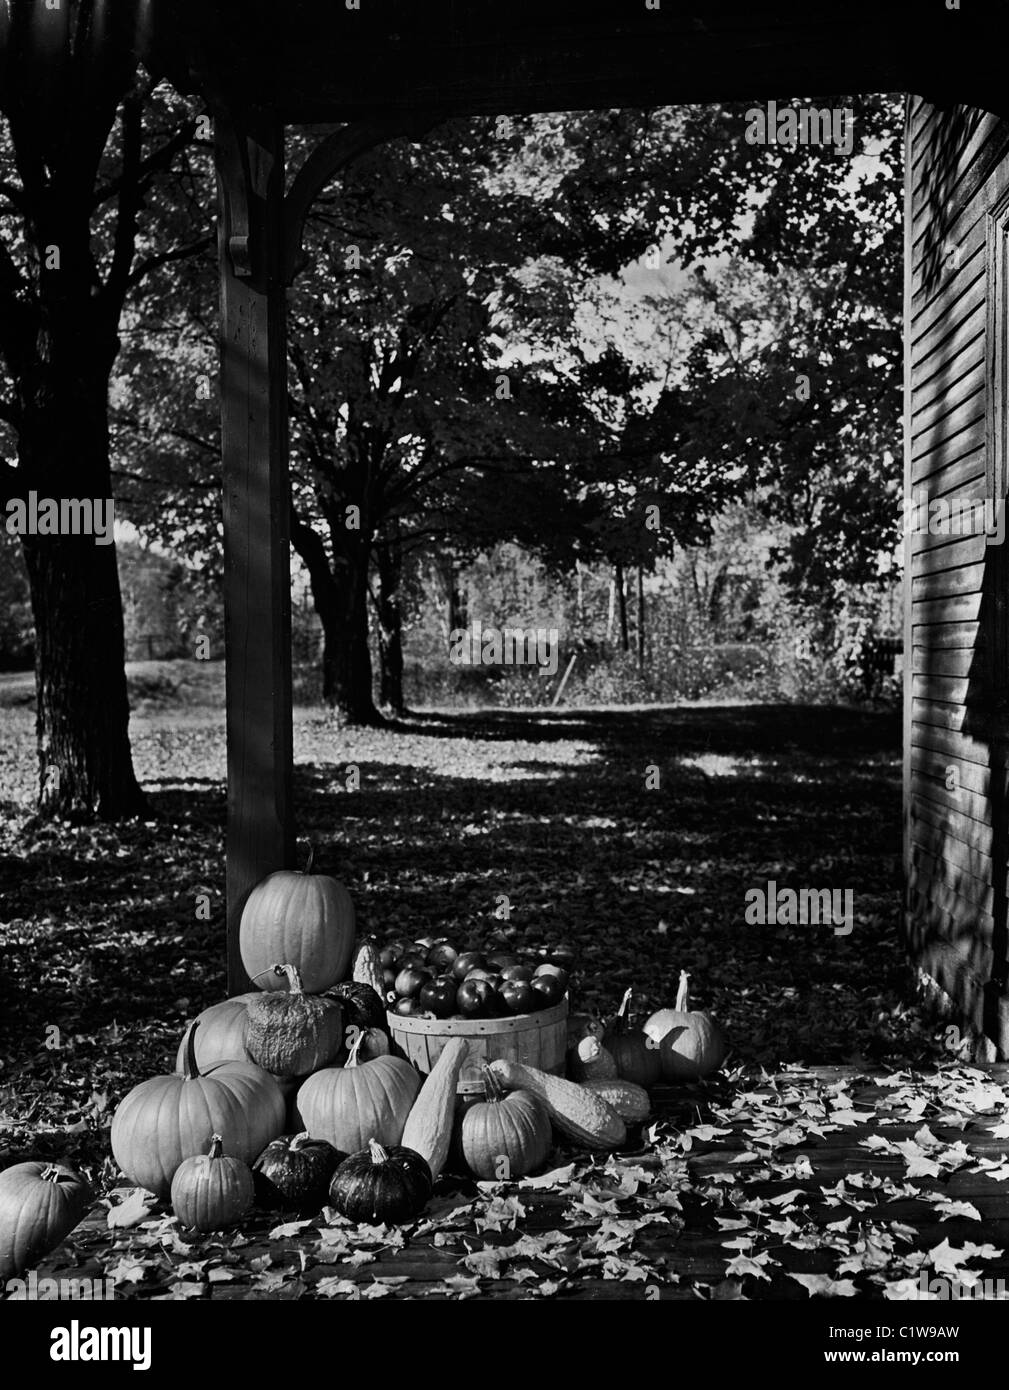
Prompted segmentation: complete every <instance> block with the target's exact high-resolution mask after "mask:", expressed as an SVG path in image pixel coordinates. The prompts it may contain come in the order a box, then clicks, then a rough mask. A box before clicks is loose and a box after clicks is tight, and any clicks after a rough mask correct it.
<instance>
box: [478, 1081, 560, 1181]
mask: <svg viewBox="0 0 1009 1390" xmlns="http://www.w3.org/2000/svg"><path fill="white" fill-rule="evenodd" d="M484 1087H485V1090H486V1099H485V1100H483V1101H477V1103H476V1104H475V1105H471V1106H470V1107H469V1109H468V1110H467V1111H466V1112H465V1114H464V1115H463V1117H462V1137H461V1142H462V1152H463V1157H464V1158H465V1160H466V1164H467V1166H468V1168H469V1169H470V1171H471V1172H473V1173H475V1174H476V1176H477V1177H478V1178H485V1179H487V1180H488V1181H490V1180H492V1179H494V1178H498V1179H505V1180H507V1179H509V1178H521V1177H523V1176H524V1175H525V1174H526V1173H531V1172H532V1171H533V1169H534V1168H538V1167H539V1166H540V1164H541V1163H542V1162H543V1160H544V1159H545V1158H546V1156H547V1154H548V1153H549V1152H550V1138H551V1135H550V1115H549V1113H548V1111H547V1108H546V1106H545V1105H544V1104H543V1102H542V1101H541V1100H540V1098H539V1096H534V1095H533V1093H532V1091H522V1090H519V1091H509V1092H508V1093H507V1094H506V1093H505V1090H504V1087H503V1086H502V1085H501V1083H500V1082H499V1081H498V1079H497V1077H496V1076H495V1075H494V1073H493V1072H492V1071H491V1070H490V1069H489V1068H488V1067H485V1068H484Z"/></svg>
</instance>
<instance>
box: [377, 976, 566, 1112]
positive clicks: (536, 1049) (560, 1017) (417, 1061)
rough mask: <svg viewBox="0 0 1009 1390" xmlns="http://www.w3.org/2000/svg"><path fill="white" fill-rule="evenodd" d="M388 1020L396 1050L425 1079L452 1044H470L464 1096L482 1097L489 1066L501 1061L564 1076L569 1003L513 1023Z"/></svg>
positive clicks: (508, 1020) (397, 1017) (461, 1082)
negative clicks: (460, 1040) (465, 1041)
mask: <svg viewBox="0 0 1009 1390" xmlns="http://www.w3.org/2000/svg"><path fill="white" fill-rule="evenodd" d="M388 1019H389V1034H390V1036H391V1038H392V1043H393V1050H394V1051H399V1052H400V1053H401V1054H402V1056H404V1057H405V1058H406V1060H407V1061H408V1062H412V1063H413V1065H414V1066H415V1067H417V1069H418V1070H419V1071H422V1072H424V1073H425V1074H427V1072H429V1071H430V1070H431V1068H432V1067H433V1066H434V1064H435V1062H436V1061H437V1060H438V1055H439V1053H440V1052H441V1050H442V1048H443V1047H444V1046H445V1044H446V1043H447V1042H448V1040H449V1038H460V1037H461V1038H466V1039H468V1041H469V1044H470V1049H469V1057H468V1058H467V1060H466V1065H465V1066H464V1067H463V1070H462V1075H461V1077H460V1078H459V1086H458V1088H457V1089H458V1091H459V1094H460V1095H474V1094H482V1093H483V1089H484V1082H483V1065H484V1063H485V1062H493V1061H494V1060H495V1059H496V1058H498V1057H504V1058H507V1060H508V1061H511V1062H525V1063H526V1065H527V1066H530V1067H539V1068H540V1070H541V1071H549V1072H553V1074H554V1075H555V1076H563V1075H564V1052H565V1047H566V1043H567V1019H568V1001H567V1000H566V999H562V1000H561V1002H560V1003H559V1004H554V1006H553V1007H552V1008H550V1009H541V1010H540V1011H539V1012H538V1013H534V1014H516V1015H515V1016H514V1017H513V1018H402V1017H401V1016H400V1015H399V1014H394V1013H390V1014H389V1015H388Z"/></svg>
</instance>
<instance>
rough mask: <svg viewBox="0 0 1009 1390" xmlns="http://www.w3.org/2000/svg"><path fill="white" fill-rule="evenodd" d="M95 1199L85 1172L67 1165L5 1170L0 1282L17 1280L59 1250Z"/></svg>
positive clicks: (0, 1190) (0, 1192) (0, 1183)
mask: <svg viewBox="0 0 1009 1390" xmlns="http://www.w3.org/2000/svg"><path fill="white" fill-rule="evenodd" d="M93 1201H94V1195H93V1193H92V1191H91V1189H90V1187H89V1186H88V1184H87V1183H86V1182H85V1181H84V1179H83V1178H82V1177H81V1175H80V1174H79V1173H75V1172H74V1171H73V1169H72V1168H67V1167H65V1166H64V1165H63V1164H62V1163H45V1162H37V1161H33V1162H30V1163H15V1164H14V1165H13V1166H12V1167H10V1168H5V1169H4V1170H3V1172H2V1173H0V1281H5V1280H7V1279H11V1278H16V1277H17V1276H18V1275H20V1274H21V1273H22V1271H24V1270H26V1269H29V1268H31V1266H32V1265H35V1264H38V1262H39V1260H41V1259H43V1258H44V1257H45V1256H46V1255H48V1254H49V1252H50V1250H55V1249H56V1247H57V1245H59V1243H60V1241H62V1240H63V1238H64V1237H65V1236H67V1235H69V1233H70V1232H71V1231H72V1230H73V1228H74V1227H75V1226H76V1225H77V1223H78V1222H79V1221H80V1220H81V1219H82V1218H83V1216H84V1215H85V1213H86V1212H87V1210H88V1207H90V1205H91V1203H92V1202H93Z"/></svg>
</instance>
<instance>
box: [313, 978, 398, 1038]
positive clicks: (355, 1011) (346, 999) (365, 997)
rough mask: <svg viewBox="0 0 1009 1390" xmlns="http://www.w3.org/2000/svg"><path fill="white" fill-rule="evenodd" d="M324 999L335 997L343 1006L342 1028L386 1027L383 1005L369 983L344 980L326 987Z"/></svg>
mask: <svg viewBox="0 0 1009 1390" xmlns="http://www.w3.org/2000/svg"><path fill="white" fill-rule="evenodd" d="M323 998H324V999H337V1000H339V1002H340V1004H341V1005H342V1006H343V1025H344V1028H350V1027H356V1028H362V1029H364V1028H382V1029H386V1028H387V1026H388V1025H387V1021H386V1017H385V1005H384V1004H383V1003H382V1000H381V999H380V998H379V996H378V995H377V994H376V993H375V991H374V990H373V989H372V987H371V985H365V984H360V983H358V982H357V981H355V980H344V981H343V983H342V984H339V985H334V986H333V987H332V989H327V990H326V992H325V994H324V995H323Z"/></svg>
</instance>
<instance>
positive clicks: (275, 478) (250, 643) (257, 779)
mask: <svg viewBox="0 0 1009 1390" xmlns="http://www.w3.org/2000/svg"><path fill="white" fill-rule="evenodd" d="M214 144H215V157H216V164H217V174H218V190H219V200H220V201H219V219H218V242H219V245H218V252H219V258H220V275H221V449H222V455H223V487H224V623H225V653H226V659H227V670H226V684H227V696H226V702H227V744H228V821H227V938H228V993H229V994H238V993H241V992H242V991H243V990H246V989H248V988H249V984H248V977H247V975H246V973H245V970H244V968H243V966H242V962H241V957H240V955H239V950H238V927H239V922H240V919H241V913H242V908H243V906H244V904H245V900H246V898H247V896H248V894H249V891H250V890H251V889H252V888H253V887H254V886H255V884H256V883H257V882H258V881H259V880H260V879H261V878H263V877H264V876H265V875H266V874H268V873H271V872H272V871H273V870H275V869H280V868H285V867H289V866H290V865H291V863H292V860H293V854H294V821H293V804H292V795H291V768H292V761H293V752H292V728H291V580H290V549H289V525H290V517H289V479H288V468H287V448H288V442H287V349H286V292H285V288H284V277H283V264H282V262H283V253H284V236H283V211H284V128H283V125H282V124H281V123H280V122H278V121H277V120H276V118H275V117H274V116H273V115H272V114H270V113H259V112H247V111H245V112H241V113H236V112H231V111H229V112H220V113H218V114H217V117H216V120H215V136H214Z"/></svg>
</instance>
